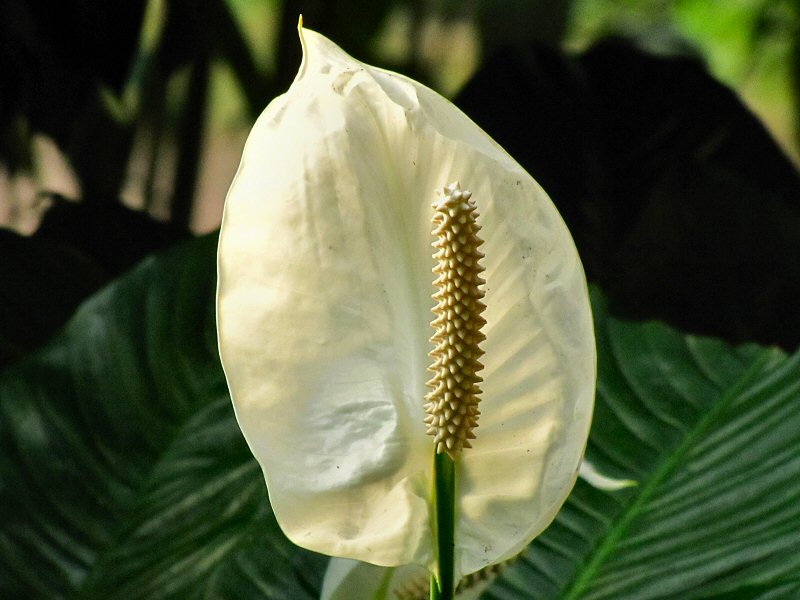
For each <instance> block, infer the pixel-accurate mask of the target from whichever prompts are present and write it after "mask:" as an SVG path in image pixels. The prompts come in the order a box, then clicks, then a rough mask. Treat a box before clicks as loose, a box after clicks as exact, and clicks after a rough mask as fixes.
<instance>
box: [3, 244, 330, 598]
mask: <svg viewBox="0 0 800 600" xmlns="http://www.w3.org/2000/svg"><path fill="white" fill-rule="evenodd" d="M215 246H216V240H215V238H211V237H209V238H205V239H202V240H199V241H197V242H194V243H192V244H189V245H187V246H183V247H181V248H179V249H177V250H175V251H172V252H170V253H168V254H165V255H163V256H162V257H160V258H157V259H150V260H147V261H145V262H144V263H143V264H141V265H140V266H139V267H138V268H136V269H135V270H134V271H132V272H131V273H130V274H129V275H127V276H126V277H125V278H123V279H122V280H120V281H119V282H118V283H115V284H113V285H111V286H110V287H108V288H106V289H105V290H103V291H102V292H101V293H99V294H98V295H96V296H95V297H93V298H92V299H91V300H90V301H89V302H87V303H86V304H85V305H83V306H82V307H81V309H80V310H79V311H78V312H77V314H76V315H75V317H74V318H73V319H72V321H71V322H70V323H69V325H68V326H67V328H66V329H65V330H64V331H63V332H62V334H60V335H59V336H58V337H57V338H56V339H55V340H54V341H53V343H51V344H50V345H49V346H48V347H47V348H45V349H44V350H43V351H41V352H40V353H38V354H37V355H35V356H32V357H30V358H29V359H28V360H25V361H23V362H21V363H19V364H17V365H15V366H14V367H13V368H10V369H8V370H6V371H5V372H4V373H3V374H2V377H0V506H3V513H4V515H3V519H2V521H1V522H0V556H2V560H1V561H0V597H2V598H26V599H36V598H48V599H54V598H98V599H99V598H112V597H113V598H118V599H122V598H126V599H128V598H130V599H133V598H141V599H148V600H153V599H162V598H163V599H167V598H170V599H175V600H178V599H181V600H184V599H192V598H209V597H214V598H238V599H241V598H276V599H286V600H289V599H301V598H313V597H314V596H315V595H316V592H317V589H318V585H319V579H320V577H321V570H322V565H324V560H325V559H322V558H320V557H317V556H315V555H312V554H310V553H306V552H302V551H299V550H298V549H296V548H295V547H294V546H292V545H291V544H290V543H289V542H288V541H287V540H286V539H285V538H284V536H283V535H282V534H281V533H280V531H279V529H278V528H277V525H276V523H275V521H274V518H273V517H272V514H271V511H270V509H269V505H268V502H267V499H266V490H265V488H264V484H263V479H262V477H261V474H260V472H259V469H258V466H257V464H256V463H255V461H254V460H253V459H252V457H251V455H250V453H249V451H248V449H247V446H246V445H245V443H244V441H243V439H242V437H241V434H240V433H239V429H238V427H237V425H236V422H235V419H234V416H233V411H232V409H231V406H230V400H229V399H228V395H227V390H226V387H225V381H224V377H223V374H222V370H221V367H220V365H219V362H218V358H217V352H216V341H215V335H214V309H213V296H214V284H215V270H214V251H215ZM321 561H322V562H321Z"/></svg>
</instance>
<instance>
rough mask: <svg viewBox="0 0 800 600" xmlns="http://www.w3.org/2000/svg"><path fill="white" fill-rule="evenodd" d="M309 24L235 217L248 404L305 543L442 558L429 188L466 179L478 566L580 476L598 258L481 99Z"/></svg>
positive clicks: (365, 556)
mask: <svg viewBox="0 0 800 600" xmlns="http://www.w3.org/2000/svg"><path fill="white" fill-rule="evenodd" d="M303 37H304V38H305V39H304V46H303V50H304V58H303V63H302V66H301V68H300V72H299V73H298V75H297V78H296V79H295V81H294V83H293V84H292V86H291V88H290V89H289V91H288V92H287V93H286V94H284V95H283V96H281V97H279V98H276V99H275V100H274V101H273V102H272V103H271V104H270V105H269V106H268V107H267V109H266V110H265V111H264V113H263V114H262V115H261V117H260V118H259V119H258V121H257V123H256V124H255V126H254V127H253V131H252V132H251V134H250V137H249V138H248V141H247V145H246V147H245V151H244V155H243V157H242V163H241V166H240V168H239V172H238V173H237V175H236V178H235V180H234V182H233V185H232V186H231V189H230V192H229V194H228V198H227V201H226V206H225V214H224V217H223V224H222V230H221V233H220V246H219V259H218V260H219V265H218V266H219V284H218V296H217V318H218V334H219V347H220V355H221V358H222V364H223V367H224V368H225V374H226V377H227V380H228V386H229V388H230V392H231V396H232V399H233V405H234V409H235V411H236V416H237V419H238V421H239V424H240V426H241V428H242V431H243V433H244V436H245V438H246V439H247V442H248V444H249V445H250V448H251V450H252V451H253V454H254V455H255V456H256V458H257V459H258V461H259V463H260V464H261V467H262V469H263V472H264V476H265V478H266V482H267V488H268V490H269V496H270V501H271V504H272V508H273V510H274V512H275V515H276V517H277V519H278V523H279V524H280V526H281V528H282V529H283V531H284V532H285V533H286V534H287V536H288V537H289V538H290V539H291V540H292V541H294V542H295V543H297V544H299V545H301V546H303V547H306V548H310V549H312V550H315V551H317V552H323V553H325V554H332V555H336V556H343V557H349V558H355V559H359V560H364V561H369V562H372V563H374V564H379V565H399V564H406V563H416V564H420V565H422V566H425V567H427V568H429V569H431V568H434V567H435V563H434V561H435V552H434V550H433V546H432V535H431V522H432V498H431V490H432V489H433V464H432V463H433V460H432V447H433V442H432V438H431V436H430V435H428V434H427V433H426V425H425V423H424V420H425V417H426V416H427V413H426V412H425V408H424V405H425V397H426V395H427V394H428V393H429V392H430V391H431V389H430V388H428V387H427V386H426V382H427V380H428V379H429V377H430V374H429V372H428V371H427V369H428V367H429V366H430V364H431V358H430V357H429V356H428V353H429V352H430V351H431V350H433V349H434V348H435V346H434V344H432V343H431V342H430V339H429V338H430V336H431V334H432V330H431V327H430V321H431V310H432V309H433V308H434V307H435V306H436V304H437V303H436V301H435V300H433V299H432V296H433V294H434V293H436V287H435V286H434V284H433V281H434V276H433V275H432V272H431V271H432V269H433V268H434V267H435V266H436V261H435V260H434V258H433V256H432V249H431V242H432V237H431V222H432V221H431V220H432V218H433V215H434V209H433V208H432V207H431V205H432V203H433V202H435V201H436V198H437V194H436V190H441V189H442V188H443V187H444V186H446V185H448V184H450V183H451V182H454V181H461V182H462V184H463V185H464V186H465V187H467V188H469V189H470V191H471V192H472V194H473V198H474V199H475V200H476V201H477V203H478V206H479V209H480V225H481V231H480V235H481V238H482V239H483V241H484V244H483V246H481V248H480V249H481V251H482V252H483V253H484V254H485V255H486V256H485V258H483V259H482V261H481V262H482V264H483V266H484V267H485V269H486V270H485V271H484V273H482V274H481V276H482V277H483V278H484V279H485V280H486V284H485V285H484V286H483V287H482V290H483V292H484V293H485V297H484V298H483V302H484V304H486V309H485V311H484V312H483V315H482V316H483V318H484V319H485V320H486V324H485V325H484V327H483V329H482V331H483V334H485V335H486V340H485V341H483V342H482V343H481V345H480V348H481V349H482V350H483V351H484V355H483V357H482V358H481V359H480V360H481V362H482V363H483V365H484V368H483V369H482V370H481V371H480V376H481V377H483V382H482V383H481V384H480V385H481V389H482V393H481V395H480V398H481V401H480V412H481V414H480V424H479V427H478V428H477V429H475V433H476V438H475V439H473V440H471V443H472V448H469V449H468V450H465V451H463V452H459V453H458V459H457V460H458V465H457V467H458V473H457V478H458V485H457V491H456V495H457V502H458V506H457V507H456V515H457V523H456V531H455V560H456V570H457V573H456V577H459V576H460V575H463V574H467V573H471V572H474V571H477V570H479V569H481V568H482V567H484V566H487V565H489V564H492V563H496V562H499V561H502V560H504V559H506V558H510V557H511V556H514V555H515V554H517V553H518V552H519V551H520V550H522V549H523V548H524V547H525V545H527V544H528V543H529V542H530V540H531V539H532V538H533V537H534V536H535V535H537V534H539V533H540V532H541V531H542V530H543V529H544V528H545V527H546V526H547V525H548V524H549V523H550V521H551V520H552V518H553V517H554V515H555V514H556V512H557V511H558V508H559V507H560V506H561V504H562V502H563V501H564V499H565V498H566V496H567V494H568V493H569V491H570V489H571V487H572V485H573V483H574V480H575V477H576V475H577V471H578V466H579V464H580V459H581V455H582V453H583V449H584V446H585V443H586V437H587V433H588V430H589V423H590V420H591V412H592V402H593V393H594V380H595V354H594V338H593V331H592V321H591V314H590V310H589V302H588V294H587V288H586V281H585V278H584V275H583V270H582V268H581V264H580V261H579V259H578V255H577V252H576V250H575V247H574V244H573V242H572V239H571V237H570V235H569V232H568V231H567V229H566V227H565V226H564V223H563V221H562V220H561V218H560V216H559V215H558V213H557V211H556V210H555V208H554V207H553V205H552V203H551V202H550V200H549V199H548V197H547V195H546V194H545V193H544V192H543V191H542V189H541V188H540V187H539V186H538V185H537V183H536V182H535V181H534V180H533V179H532V178H531V176H530V175H529V174H528V173H526V172H525V171H524V169H522V168H521V167H520V166H519V165H518V164H517V163H516V162H515V161H514V160H513V159H512V158H511V157H510V156H509V155H508V154H507V153H506V152H505V151H504V150H503V149H502V148H500V146H498V145H497V144H496V143H495V142H494V141H493V140H492V139H491V138H489V136H487V135H486V134H485V133H484V132H483V131H482V130H481V129H480V128H479V127H478V126H476V125H475V124H474V123H473V122H472V121H470V120H469V118H468V117H466V116H465V115H464V114H463V113H462V112H460V111H459V110H458V109H457V108H455V107H454V106H453V105H452V104H451V103H449V102H448V101H447V100H445V99H444V98H442V97H441V96H439V95H438V94H436V93H435V92H433V91H431V90H430V89H428V88H426V87H424V86H422V85H420V84H418V83H416V82H414V81H412V80H410V79H408V78H406V77H403V76H401V75H397V74H395V73H390V72H387V71H383V70H380V69H375V68H373V67H370V66H368V65H365V64H363V63H360V62H358V61H356V60H354V59H352V58H351V57H349V56H348V55H347V54H345V53H344V52H343V51H342V50H341V49H340V48H338V47H337V46H336V45H335V44H333V43H332V42H330V41H329V40H327V39H326V38H324V37H323V36H321V35H319V34H316V33H314V32H312V31H308V30H304V31H303ZM532 143H535V140H534V141H533V142H532Z"/></svg>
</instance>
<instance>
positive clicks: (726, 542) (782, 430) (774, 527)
mask: <svg viewBox="0 0 800 600" xmlns="http://www.w3.org/2000/svg"><path fill="white" fill-rule="evenodd" d="M595 300H596V301H595V303H594V304H595V312H596V317H597V321H596V328H597V336H598V350H599V352H598V358H599V365H598V367H599V382H598V393H597V406H596V412H595V420H594V422H593V425H592V433H591V437H590V442H589V447H588V450H587V456H588V458H589V459H590V460H591V461H592V462H593V463H594V464H595V465H596V466H597V467H598V469H599V470H600V471H601V472H603V473H607V474H609V475H611V476H614V477H619V478H632V479H636V480H638V481H639V485H638V486H637V487H635V488H628V489H625V490H620V491H617V492H603V491H600V490H597V489H595V488H592V487H591V486H589V485H588V484H586V483H585V482H583V481H579V483H578V485H577V486H576V488H575V490H574V491H573V493H572V495H571V496H570V499H569V500H568V502H567V504H566V505H565V506H564V508H563V509H562V511H561V513H560V514H559V516H558V518H557V519H556V521H555V523H554V524H553V525H552V526H551V527H550V528H549V529H548V530H547V531H546V532H545V533H544V535H542V536H541V537H540V538H539V539H538V540H536V541H535V542H534V543H533V544H532V545H531V546H530V547H529V548H528V549H527V550H526V551H525V553H524V555H523V557H522V559H521V560H519V561H518V562H517V563H516V564H514V565H513V566H512V567H510V568H509V569H508V571H507V572H505V573H504V574H503V575H502V576H501V577H500V578H499V579H498V580H497V581H496V582H495V584H494V585H493V586H492V587H491V588H490V590H489V591H487V592H486V593H485V594H484V596H483V598H492V599H500V598H503V599H506V598H530V599H540V598H541V599H544V598H547V599H552V598H560V599H565V600H567V599H569V600H572V599H577V598H581V599H590V598H591V599H601V598H608V599H611V598H613V599H625V598H637V599H645V598H647V599H657V598H664V599H667V598H681V599H692V598H697V599H704V600H711V599H714V600H722V599H733V598H736V599H744V598H753V599H755V598H758V599H767V598H776V599H777V598H796V597H798V593H799V592H800V553H798V552H797V542H798V539H800V410H798V408H800V405H799V404H798V402H800V355H795V356H794V357H787V356H785V355H783V354H782V353H780V352H779V351H777V350H771V349H762V348H757V347H755V346H745V347H740V348H734V347H731V346H728V345H726V344H723V343H722V342H717V341H714V340H710V339H707V338H697V337H692V336H685V335H682V334H680V333H677V332H675V331H674V330H671V329H669V328H667V327H665V326H663V325H660V324H655V323H650V324H644V325H641V324H639V325H637V324H626V323H621V322H619V321H616V320H613V319H610V318H606V317H605V315H604V310H603V307H602V302H599V301H597V300H598V299H597V298H595Z"/></svg>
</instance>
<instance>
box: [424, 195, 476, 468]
mask: <svg viewBox="0 0 800 600" xmlns="http://www.w3.org/2000/svg"><path fill="white" fill-rule="evenodd" d="M433 209H434V214H433V225H434V229H433V235H434V236H435V238H436V241H435V242H434V247H435V248H436V249H437V252H436V253H435V254H434V256H433V258H434V260H436V266H435V267H434V269H433V272H434V273H436V275H437V277H436V281H434V285H435V286H436V288H437V292H436V293H435V294H434V295H433V299H434V300H436V306H435V307H434V308H433V312H434V314H435V315H436V319H434V321H433V322H432V323H431V325H432V326H433V327H434V329H435V330H436V333H435V334H434V335H433V337H431V342H432V343H433V344H434V346H435V347H434V349H433V351H431V353H430V356H431V358H433V360H434V362H433V365H431V366H430V367H429V368H428V370H429V371H431V372H432V373H433V377H432V378H431V380H430V381H429V382H428V387H430V388H432V391H431V392H430V393H429V394H428V396H427V400H428V401H427V403H426V404H425V412H427V413H428V415H427V416H426V417H425V423H426V424H427V426H428V433H429V434H430V435H432V436H434V439H433V441H434V444H436V452H439V453H441V452H447V453H448V454H449V455H450V457H451V458H453V459H455V457H456V454H457V453H458V452H459V451H460V450H462V449H463V448H471V447H472V444H470V441H469V440H471V439H475V433H474V432H473V429H475V427H477V426H478V415H479V414H480V411H479V410H478V402H479V396H480V393H481V389H480V382H481V381H483V379H482V378H481V377H480V375H478V371H480V370H481V369H483V365H482V364H481V363H480V360H479V359H480V357H481V356H482V355H483V350H481V348H480V343H481V342H482V341H483V340H484V339H486V336H485V335H484V334H483V332H482V331H481V328H482V327H483V326H484V325H485V324H486V320H485V319H484V318H483V316H482V313H483V310H484V309H485V308H486V306H485V305H484V303H483V302H482V301H481V299H482V298H483V296H484V294H483V290H482V289H481V287H480V286H482V285H483V284H484V283H486V281H484V279H483V278H482V277H481V276H480V274H481V273H482V272H483V270H484V269H483V266H482V265H481V263H480V260H481V259H482V258H483V253H482V252H481V251H480V250H479V249H478V248H479V247H480V246H481V245H482V244H483V241H482V240H481V239H480V237H478V232H479V231H480V225H478V221H477V218H478V207H477V206H476V204H475V201H474V200H473V199H472V193H471V192H470V191H469V190H462V189H461V185H460V183H459V182H454V183H452V184H450V185H448V186H447V187H446V188H444V190H443V192H442V196H441V198H439V199H438V200H437V201H436V202H434V203H433Z"/></svg>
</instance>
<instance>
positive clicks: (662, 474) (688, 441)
mask: <svg viewBox="0 0 800 600" xmlns="http://www.w3.org/2000/svg"><path fill="white" fill-rule="evenodd" d="M771 358H772V357H771V356H770V355H769V354H766V355H763V356H761V357H760V358H758V359H757V360H756V361H755V362H754V363H753V364H752V365H751V366H750V367H749V368H748V369H747V370H746V371H745V373H744V374H743V375H742V376H741V377H740V378H739V379H738V380H736V382H734V384H733V385H731V386H730V387H729V388H728V389H727V390H726V391H725V392H723V394H722V396H721V397H720V398H719V400H718V401H717V402H716V404H715V405H714V406H713V407H712V408H711V409H710V410H709V411H708V412H707V413H706V415H705V416H704V417H703V418H701V419H700V420H699V421H697V423H696V424H695V426H694V427H692V428H691V429H690V430H689V431H688V432H687V435H686V436H685V437H684V439H683V441H682V442H681V443H680V444H678V446H677V447H676V448H675V450H674V451H673V452H672V453H667V454H666V455H665V457H664V459H663V460H662V461H661V463H660V464H659V466H658V467H657V468H656V470H655V471H654V472H653V475H652V476H650V477H649V478H648V479H647V480H646V481H645V482H644V483H643V484H642V486H641V487H640V490H641V492H640V493H639V494H638V495H637V496H636V498H635V499H634V500H633V502H631V503H630V504H629V505H628V508H627V509H625V510H624V511H623V513H622V515H621V517H620V518H619V519H618V520H617V521H616V523H615V524H614V525H612V527H611V529H610V530H609V531H608V533H607V534H606V536H605V537H604V539H603V541H602V542H601V543H600V545H599V546H597V547H596V550H595V552H594V553H593V555H592V558H591V560H590V561H589V562H588V563H586V565H585V567H584V568H583V569H582V570H581V571H580V572H579V574H578V576H577V578H576V579H575V580H573V583H572V585H570V586H569V587H568V588H567V589H566V590H565V592H564V595H563V596H562V600H577V599H578V598H579V597H580V595H581V594H582V593H583V592H585V591H586V590H587V589H588V587H589V585H590V584H591V582H592V581H593V580H594V578H595V575H596V574H597V573H598V571H599V570H600V567H601V566H602V565H603V563H604V562H605V560H606V559H607V558H608V556H609V555H610V554H611V553H612V552H613V550H614V548H615V547H616V545H617V543H618V542H619V541H620V540H621V539H622V537H623V536H624V535H625V533H626V532H627V530H628V528H629V527H630V525H631V523H632V522H633V521H634V519H636V517H638V516H639V514H640V513H641V512H642V509H643V507H644V506H645V505H646V504H647V502H648V501H649V500H650V499H651V498H652V497H653V496H654V495H655V492H656V490H657V489H658V487H659V486H660V485H661V484H662V483H663V482H664V481H665V480H666V479H667V477H668V476H669V475H670V474H671V473H673V472H674V471H675V470H676V468H677V467H678V465H680V464H681V462H682V461H683V459H684V458H685V457H686V455H687V454H688V452H689V451H690V450H691V448H692V447H693V446H694V444H695V442H696V441H697V440H698V439H699V438H700V437H701V436H703V435H704V434H705V432H706V431H707V430H708V429H709V428H711V426H712V425H713V423H714V422H715V421H716V419H717V417H718V416H719V415H720V414H721V413H723V412H724V411H725V410H726V409H727V408H728V407H729V406H730V404H731V403H732V402H733V401H734V399H735V398H737V396H738V395H739V394H740V393H741V392H742V391H743V390H744V389H745V388H746V387H747V386H748V385H750V384H751V383H753V382H754V381H756V380H758V378H759V375H760V374H761V373H762V370H763V369H764V367H765V366H766V365H767V364H768V363H769V362H770V361H771Z"/></svg>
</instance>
